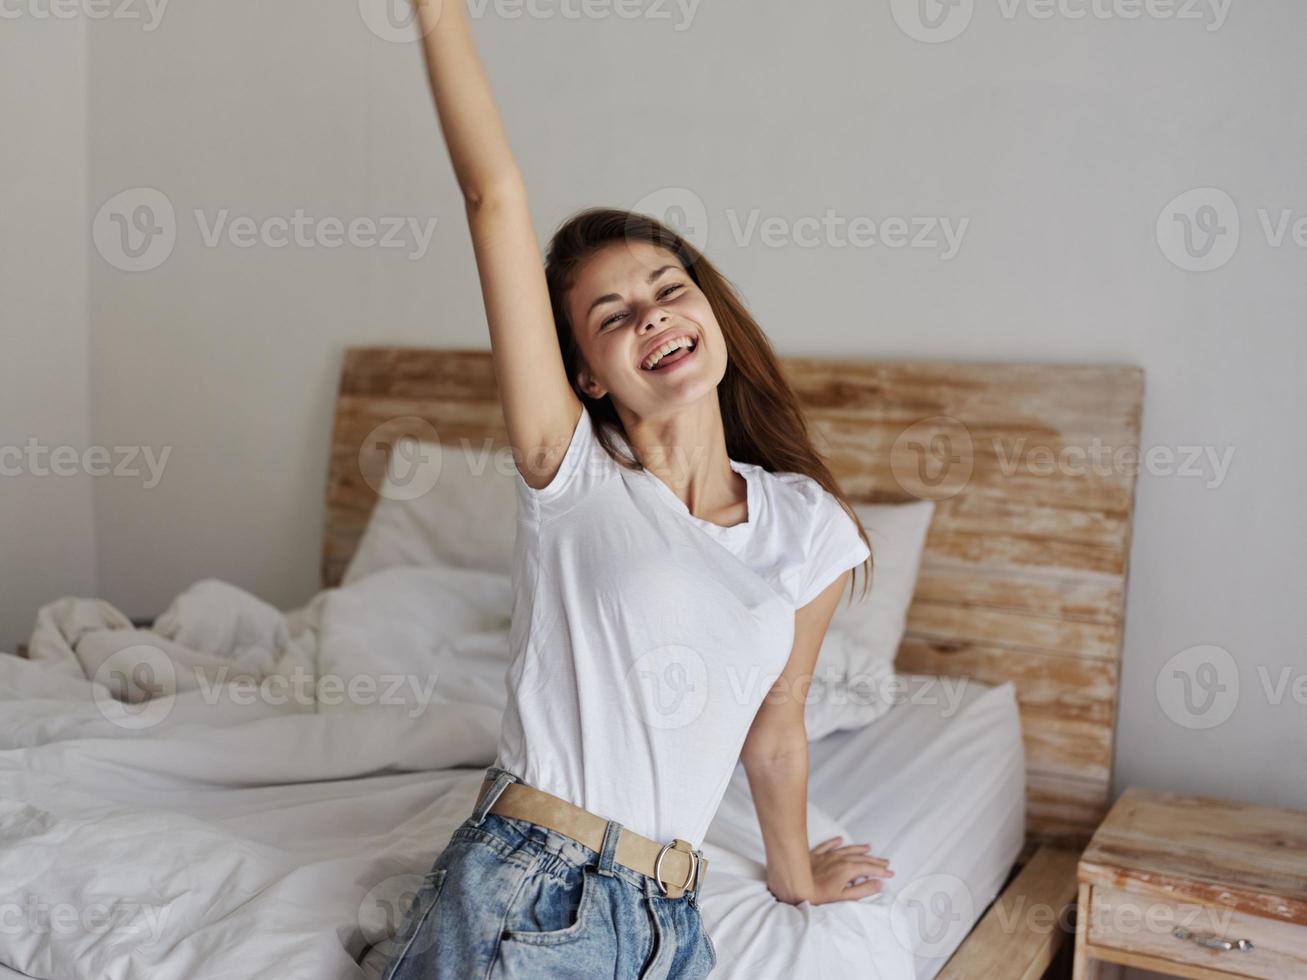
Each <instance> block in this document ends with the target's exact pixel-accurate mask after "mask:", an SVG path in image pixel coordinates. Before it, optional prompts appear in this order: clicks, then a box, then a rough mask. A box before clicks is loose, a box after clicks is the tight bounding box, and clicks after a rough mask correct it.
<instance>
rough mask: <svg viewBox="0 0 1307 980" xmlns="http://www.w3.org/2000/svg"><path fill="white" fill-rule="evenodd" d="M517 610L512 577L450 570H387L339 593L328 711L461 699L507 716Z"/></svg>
mask: <svg viewBox="0 0 1307 980" xmlns="http://www.w3.org/2000/svg"><path fill="white" fill-rule="evenodd" d="M511 607H512V602H511V599H510V596H509V580H508V577H507V576H504V575H497V574H494V573H493V572H481V571H476V570H473V569H466V568H451V567H448V566H434V567H430V568H405V567H395V568H388V569H381V570H378V571H377V572H376V573H375V574H372V575H368V576H366V577H365V578H363V579H361V580H359V581H358V582H355V583H353V584H351V585H347V586H342V587H341V588H339V589H335V590H333V591H332V592H330V593H329V594H328V596H327V600H326V602H325V604H324V605H323V608H322V619H321V626H320V633H319V641H318V678H317V680H318V683H319V685H320V690H319V694H320V697H319V701H318V711H319V712H325V711H331V710H338V709H339V710H351V709H353V708H356V707H358V706H360V705H362V704H402V705H411V706H413V708H414V713H416V711H417V710H418V709H425V708H426V707H428V706H429V705H431V704H442V703H450V702H458V703H464V704H481V705H486V706H487V707H491V708H494V709H495V710H496V711H500V712H502V711H503V710H504V707H505V697H506V692H505V689H504V674H505V672H506V671H507V670H508V665H509V629H510V621H509V620H510V610H511ZM326 683H329V684H330V685H331V686H330V688H329V689H328V688H326V687H322V686H321V685H324V684H326Z"/></svg>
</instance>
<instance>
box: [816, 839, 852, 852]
mask: <svg viewBox="0 0 1307 980" xmlns="http://www.w3.org/2000/svg"><path fill="white" fill-rule="evenodd" d="M843 839H844V838H843V837H827V838H826V839H825V840H824V841H822V842H821V843H820V844H818V845H817V846H816V847H814V848H813V849H812V850H813V853H814V854H825V853H826V852H827V851H829V850H831V849H832V848H834V847H835V845H836V844H838V843H839V842H840V841H842V840H843Z"/></svg>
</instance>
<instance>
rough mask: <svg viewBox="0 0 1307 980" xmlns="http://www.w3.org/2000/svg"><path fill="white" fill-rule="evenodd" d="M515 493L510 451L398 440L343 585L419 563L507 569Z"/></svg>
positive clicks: (502, 571) (502, 572) (513, 533)
mask: <svg viewBox="0 0 1307 980" xmlns="http://www.w3.org/2000/svg"><path fill="white" fill-rule="evenodd" d="M514 493H515V491H514V487H513V458H512V455H511V453H509V452H507V451H498V450H497V451H494V452H490V451H487V450H484V449H478V448H476V447H475V446H469V447H464V446H454V445H442V444H439V443H430V442H420V441H418V440H416V439H412V438H406V439H401V440H400V441H399V442H398V443H397V444H396V447H395V449H394V450H392V452H391V454H390V457H389V459H388V461H387V467H386V476H385V479H384V480H383V481H382V485H381V489H380V491H379V496H378V497H377V502H376V504H375V506H374V507H373V509H372V516H371V517H370V518H369V519H368V526H367V528H366V529H365V530H364V532H363V537H362V538H361V539H360V540H359V545H358V548H357V549H355V551H354V556H353V557H352V558H351V559H350V563H349V566H348V567H347V568H346V569H345V574H344V577H343V578H342V579H341V584H342V585H349V584H350V583H352V582H355V581H357V580H358V579H361V578H363V577H364V576H366V575H370V574H372V573H373V572H377V571H380V570H382V569H385V568H395V567H397V566H414V565H421V566H430V565H445V566H451V567H454V568H471V569H476V570H477V571H482V572H494V573H496V574H499V575H510V574H511V573H512V566H513V543H514V540H515V538H516V536H517V499H516V497H515V496H514Z"/></svg>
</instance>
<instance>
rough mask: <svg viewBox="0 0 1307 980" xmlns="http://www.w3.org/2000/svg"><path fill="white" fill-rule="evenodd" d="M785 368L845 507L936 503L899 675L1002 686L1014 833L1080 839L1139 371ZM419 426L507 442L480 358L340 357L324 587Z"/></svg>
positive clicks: (1088, 814) (1124, 547)
mask: <svg viewBox="0 0 1307 980" xmlns="http://www.w3.org/2000/svg"><path fill="white" fill-rule="evenodd" d="M784 365H785V369H786V371H787V373H788V376H789V378H790V381H791V383H792V384H793V386H794V389H795V391H796V392H797V394H798V396H799V399H800V401H801V402H802V404H803V405H804V409H805V411H806V413H807V415H808V418H809V421H810V424H811V427H812V430H813V434H814V437H815V438H816V439H817V441H818V443H819V448H821V450H822V451H823V452H824V453H825V454H826V456H827V458H828V461H829V463H830V465H831V468H832V470H833V472H834V473H835V476H836V477H837V478H838V480H839V481H840V484H841V486H842V487H843V489H844V492H845V493H846V494H847V495H848V497H849V499H850V500H851V501H853V502H855V503H856V502H891V501H898V500H910V499H913V498H929V499H933V500H935V501H936V511H935V517H934V521H933V523H932V525H931V529H930V534H929V537H928V539H927V542H926V551H925V555H924V558H923V564H922V569H921V574H920V578H919V580H918V584H917V590H916V594H915V597H914V600H913V604H912V609H911V612H910V615H909V620H908V631H907V634H906V636H905V638H904V641H903V644H902V646H901V647H900V648H899V654H898V659H897V666H898V668H899V669H900V670H903V671H905V672H912V673H929V674H944V675H949V676H958V677H973V678H976V679H977V680H980V681H983V682H986V683H993V684H996V683H1001V682H1003V681H1009V680H1010V681H1012V682H1013V683H1014V684H1015V686H1016V691H1017V696H1018V699H1019V701H1020V705H1021V722H1022V728H1023V731H1024V737H1025V746H1026V767H1027V796H1028V803H1027V807H1028V812H1027V832H1028V838H1029V840H1030V842H1031V844H1035V843H1055V844H1060V845H1063V846H1068V847H1079V846H1083V845H1084V844H1085V843H1086V842H1087V841H1088V839H1089V837H1090V835H1091V834H1092V833H1093V830H1094V828H1095V827H1096V826H1097V825H1098V823H1099V821H1100V820H1101V819H1102V817H1103V816H1104V815H1105V813H1106V811H1107V806H1108V801H1109V794H1110V791H1111V779H1112V748H1113V737H1114V732H1115V727H1116V705H1117V684H1118V679H1119V677H1120V657H1121V638H1122V630H1123V625H1124V617H1125V583H1126V566H1127V562H1128V559H1129V553H1130V524H1131V516H1132V513H1133V509H1134V487H1135V471H1136V463H1137V459H1138V449H1139V422H1140V409H1141V404H1142V399H1143V372H1142V370H1140V369H1138V368H1133V367H1083V366H1060V365H1059V366H1054V365H1014V364H977V363H943V362H940V363H931V362H890V361H850V360H825V359H815V358H798V357H790V358H785V359H784ZM433 430H434V431H435V432H438V433H439V438H440V441H442V442H446V443H453V444H462V443H461V440H464V439H467V440H470V441H471V443H472V444H475V445H478V446H480V445H488V446H489V447H490V448H499V447H502V446H504V445H506V444H507V433H506V431H505V427H504V420H503V414H502V412H501V411H500V407H499V400H498V397H497V395H496V389H495V377H494V370H493V367H492V363H491V358H490V352H489V351H462V350H429V349H424V348H391V347H383V348H355V349H351V350H348V351H346V353H345V360H344V367H343V370H342V372H341V380H340V392H339V397H338V399H337V403H336V420H335V429H334V432H333V435H332V444H331V463H330V472H329V474H328V480H327V501H326V505H327V506H326V527H325V534H324V540H323V554H322V582H323V586H324V587H329V586H334V585H337V584H338V583H339V582H340V579H341V575H342V574H343V572H344V570H345V566H346V565H347V564H348V562H349V559H350V556H351V555H352V554H353V553H354V549H355V547H356V546H357V544H358V540H359V537H360V535H361V534H362V532H363V528H364V526H365V525H366V523H367V519H368V515H369V514H370V513H371V510H372V505H373V503H374V501H375V499H376V491H375V490H374V489H373V487H376V486H380V481H381V478H382V475H383V474H384V470H385V453H386V447H387V446H388V445H390V444H391V443H393V441H394V439H395V438H397V437H399V436H401V435H414V436H417V437H419V438H431V433H432V431H433ZM486 440H489V443H487V442H486Z"/></svg>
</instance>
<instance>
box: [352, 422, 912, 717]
mask: <svg viewBox="0 0 1307 980" xmlns="http://www.w3.org/2000/svg"><path fill="white" fill-rule="evenodd" d="M853 509H854V511H855V512H856V513H857V515H858V518H859V519H860V520H861V521H862V524H863V526H864V527H865V528H866V529H867V535H868V537H869V538H870V539H871V547H872V556H873V574H872V584H871V588H870V590H869V592H868V595H867V597H866V598H865V599H861V600H859V599H858V598H857V593H855V598H854V601H853V602H852V604H850V603H849V601H848V600H847V599H846V598H842V599H841V600H840V604H839V605H838V606H837V607H836V610H835V614H834V617H833V618H832V620H831V625H830V628H829V629H828V630H827V632H826V638H825V639H824V640H823V642H822V648H821V652H820V653H819V654H818V660H817V670H816V677H815V678H814V685H813V690H812V691H811V692H810V696H809V703H808V705H807V707H806V709H805V718H806V721H807V725H808V734H809V737H810V738H820V737H822V736H823V735H826V734H829V733H830V732H832V731H836V730H839V729H844V728H858V727H861V726H862V725H865V724H868V723H870V722H872V721H874V720H875V719H876V718H878V717H880V715H882V714H884V712H885V711H886V710H887V709H888V708H889V704H888V702H886V701H885V700H884V699H883V698H882V697H879V696H878V693H879V692H880V691H882V690H884V685H885V683H886V682H887V681H888V680H889V678H890V677H892V675H893V663H894V656H895V654H896V653H897V652H898V648H899V642H900V641H901V640H902V638H903V630H904V627H905V625H906V623H907V615H908V606H909V605H911V603H912V592H913V589H914V588H915V587H916V582H917V569H918V567H919V565H920V563H921V552H922V549H923V548H924V546H925V541H926V531H927V529H928V528H929V526H930V520H931V517H932V516H933V515H934V512H935V503H934V501H931V500H920V501H912V502H910V503H903V504H855V505H854V507H853ZM516 535H517V498H516V490H515V487H514V468H513V459H512V455H511V454H510V453H509V452H508V451H507V450H498V451H495V452H488V451H484V450H480V449H477V448H476V447H463V446H455V445H441V444H436V443H430V442H420V441H418V440H415V439H412V438H407V439H401V440H400V441H399V443H398V444H397V448H396V449H395V450H394V451H393V452H392V453H391V456H390V459H389V462H388V466H387V472H386V476H385V479H384V481H383V483H382V487H381V490H380V495H379V497H378V499H377V503H376V505H375V507H374V508H373V511H372V516H371V518H370V519H369V521H368V526H367V528H366V530H365V531H364V533H363V537H362V538H361V539H360V541H359V546H358V548H357V549H356V550H355V552H354V557H353V558H352V559H351V560H350V563H349V566H348V567H347V568H346V569H345V575H344V578H343V579H342V584H343V585H348V584H350V583H352V582H355V581H357V580H358V579H361V578H363V577H365V576H367V575H370V574H372V573H374V572H377V571H381V570H384V569H387V568H395V567H412V566H423V567H427V566H445V567H453V568H467V569H473V570H478V571H483V572H492V573H495V574H498V575H504V576H509V575H511V573H512V564H513V544H514V540H515V538H516ZM858 588H859V591H860V590H861V576H859V585H858Z"/></svg>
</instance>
